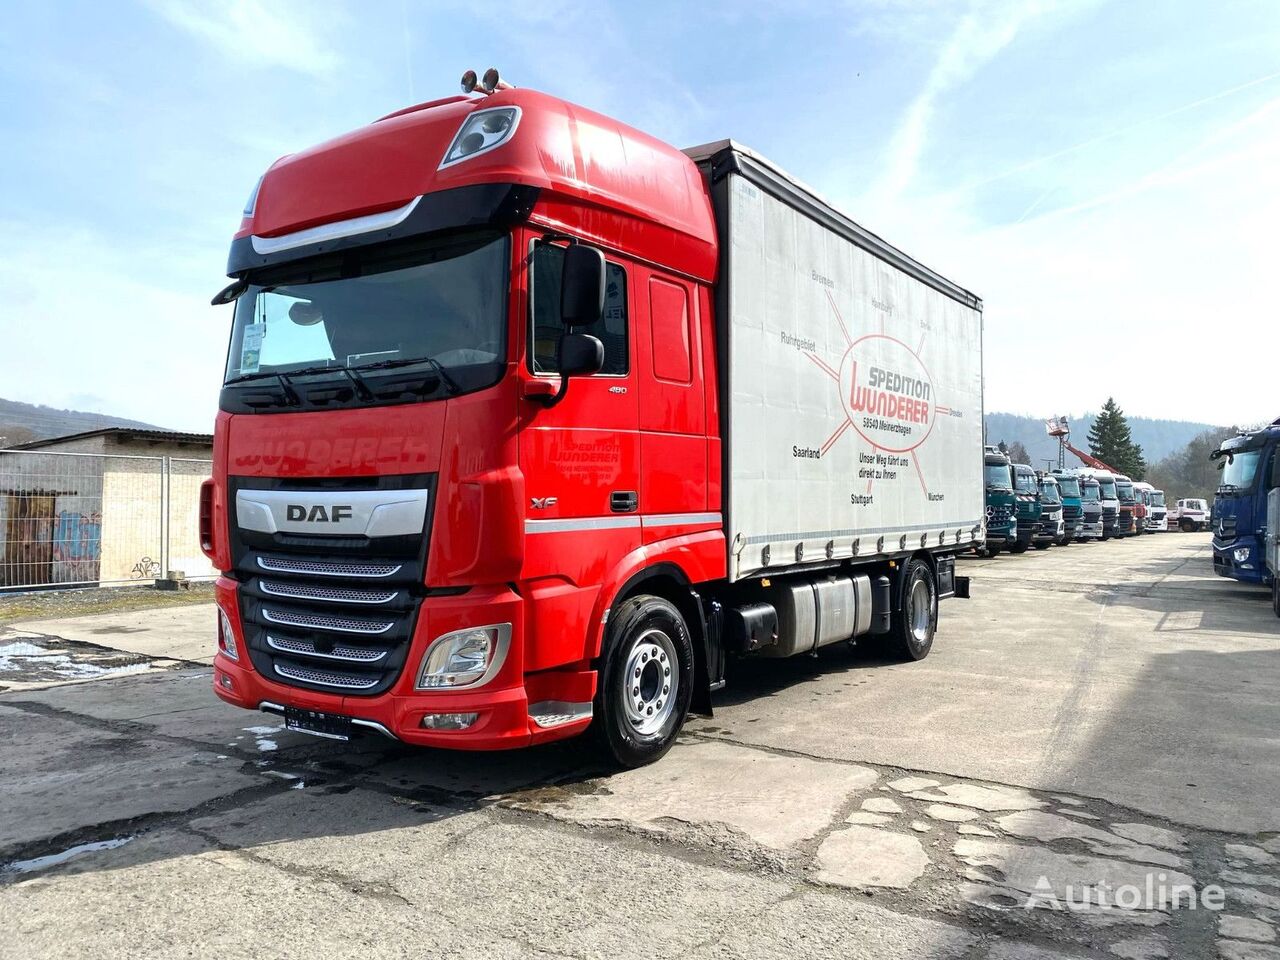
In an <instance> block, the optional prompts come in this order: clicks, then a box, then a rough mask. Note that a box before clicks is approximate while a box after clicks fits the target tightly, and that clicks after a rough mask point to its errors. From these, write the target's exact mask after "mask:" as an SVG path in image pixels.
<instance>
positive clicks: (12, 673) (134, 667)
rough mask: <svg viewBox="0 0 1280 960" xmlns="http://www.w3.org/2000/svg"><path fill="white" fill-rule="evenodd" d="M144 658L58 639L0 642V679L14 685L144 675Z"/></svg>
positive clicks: (40, 638)
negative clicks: (133, 674)
mask: <svg viewBox="0 0 1280 960" xmlns="http://www.w3.org/2000/svg"><path fill="white" fill-rule="evenodd" d="M150 669H151V664H150V662H149V661H148V659H147V658H146V657H142V656H139V655H137V654H131V653H121V652H119V651H117V650H110V649H108V648H106V647H98V646H94V645H93V644H80V643H71V642H68V641H64V640H60V639H58V638H57V637H32V638H30V639H27V638H23V639H16V640H5V641H3V642H0V679H3V680H5V681H9V682H15V683H46V682H49V681H57V680H94V679H99V678H101V677H119V676H125V675H127V674H131V673H146V672H147V671H148V670H150Z"/></svg>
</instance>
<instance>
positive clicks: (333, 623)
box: [262, 608, 395, 636]
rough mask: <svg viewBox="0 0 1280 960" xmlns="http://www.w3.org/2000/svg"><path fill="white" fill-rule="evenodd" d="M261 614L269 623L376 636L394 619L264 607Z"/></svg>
mask: <svg viewBox="0 0 1280 960" xmlns="http://www.w3.org/2000/svg"><path fill="white" fill-rule="evenodd" d="M262 616H263V617H264V618H265V619H266V620H269V621H270V622H271V623H278V624H280V625H281V626H285V627H303V628H309V629H312V630H332V631H334V632H335V633H361V634H366V635H369V636H377V635H378V634H381V633H386V632H387V631H388V630H390V629H391V628H392V627H394V626H395V621H394V620H357V619H355V618H353V617H337V616H325V615H323V614H318V613H303V612H301V611H295V610H275V609H270V608H266V609H263V611H262Z"/></svg>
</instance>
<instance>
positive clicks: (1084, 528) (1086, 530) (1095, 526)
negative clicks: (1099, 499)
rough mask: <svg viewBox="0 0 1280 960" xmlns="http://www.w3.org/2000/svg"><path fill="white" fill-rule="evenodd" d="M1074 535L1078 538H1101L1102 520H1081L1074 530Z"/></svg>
mask: <svg viewBox="0 0 1280 960" xmlns="http://www.w3.org/2000/svg"><path fill="white" fill-rule="evenodd" d="M1076 537H1077V539H1080V540H1101V539H1102V520H1101V519H1098V520H1082V521H1081V523H1080V529H1079V530H1077V531H1076Z"/></svg>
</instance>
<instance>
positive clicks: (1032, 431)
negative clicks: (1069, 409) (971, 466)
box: [986, 413, 1218, 468]
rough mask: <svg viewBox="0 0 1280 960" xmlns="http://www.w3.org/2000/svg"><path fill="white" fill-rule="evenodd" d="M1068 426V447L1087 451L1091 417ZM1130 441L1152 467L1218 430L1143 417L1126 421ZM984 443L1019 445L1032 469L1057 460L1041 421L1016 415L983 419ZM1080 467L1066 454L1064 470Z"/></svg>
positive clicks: (1084, 416)
mask: <svg viewBox="0 0 1280 960" xmlns="http://www.w3.org/2000/svg"><path fill="white" fill-rule="evenodd" d="M1067 420H1068V421H1069V422H1070V424H1071V443H1072V445H1073V446H1076V447H1079V448H1080V449H1081V450H1085V451H1087V450H1088V449H1089V428H1090V427H1091V426H1093V414H1091V413H1086V414H1082V415H1080V416H1068V417H1067ZM1128 420H1129V427H1130V429H1131V430H1132V432H1133V441H1134V443H1137V444H1138V445H1140V446H1141V447H1142V455H1143V457H1144V458H1146V461H1147V463H1148V464H1151V463H1155V462H1156V461H1157V460H1161V459H1163V458H1164V457H1167V456H1168V455H1169V454H1171V453H1177V452H1179V451H1181V450H1182V449H1183V448H1184V447H1185V446H1186V445H1187V444H1188V443H1190V442H1191V440H1192V438H1193V437H1195V436H1196V434H1199V433H1202V432H1203V431H1205V430H1213V429H1218V428H1216V427H1215V426H1214V425H1213V424H1211V423H1194V422H1192V421H1189V420H1150V419H1148V418H1146V417H1129V418H1128ZM986 427H987V443H999V442H1000V441H1001V440H1003V441H1005V442H1006V443H1013V442H1014V441H1015V440H1018V441H1021V442H1022V444H1023V445H1024V446H1025V447H1026V448H1027V452H1028V453H1030V454H1031V459H1032V464H1031V465H1032V466H1034V467H1040V468H1043V467H1044V461H1045V460H1049V459H1052V460H1053V461H1054V462H1055V463H1056V462H1057V459H1058V441H1057V440H1055V439H1053V438H1052V437H1050V436H1049V435H1048V434H1046V433H1045V432H1044V420H1043V419H1038V418H1036V417H1032V416H1025V415H1020V414H1016V413H988V414H987V416H986ZM1079 465H1080V464H1079V462H1078V461H1077V460H1076V458H1075V457H1074V456H1073V455H1072V454H1071V453H1068V454H1067V466H1069V467H1078V466H1079Z"/></svg>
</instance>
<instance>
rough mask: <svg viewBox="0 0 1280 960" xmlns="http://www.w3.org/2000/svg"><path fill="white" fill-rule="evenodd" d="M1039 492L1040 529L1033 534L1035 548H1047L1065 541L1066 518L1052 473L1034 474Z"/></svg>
mask: <svg viewBox="0 0 1280 960" xmlns="http://www.w3.org/2000/svg"><path fill="white" fill-rule="evenodd" d="M1036 485H1037V486H1038V487H1039V493H1040V531H1039V532H1038V533H1037V534H1036V536H1035V540H1034V542H1035V546H1036V549H1037V550H1047V549H1048V548H1049V547H1052V546H1053V545H1054V544H1059V543H1065V542H1066V520H1065V518H1064V516H1065V515H1064V512H1063V507H1062V495H1061V493H1059V491H1058V481H1057V480H1056V479H1055V478H1054V477H1053V475H1052V474H1048V473H1038V474H1036Z"/></svg>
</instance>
